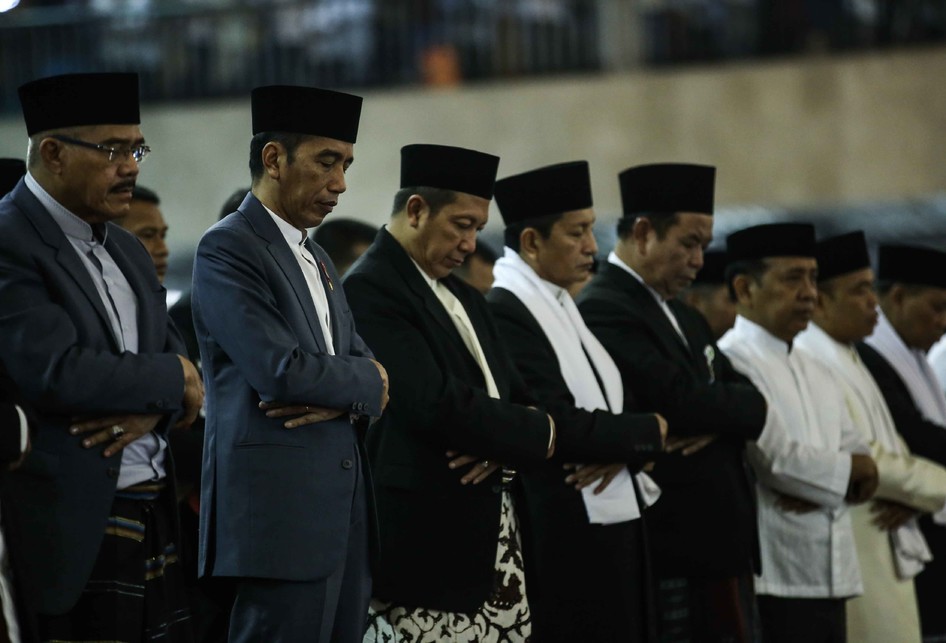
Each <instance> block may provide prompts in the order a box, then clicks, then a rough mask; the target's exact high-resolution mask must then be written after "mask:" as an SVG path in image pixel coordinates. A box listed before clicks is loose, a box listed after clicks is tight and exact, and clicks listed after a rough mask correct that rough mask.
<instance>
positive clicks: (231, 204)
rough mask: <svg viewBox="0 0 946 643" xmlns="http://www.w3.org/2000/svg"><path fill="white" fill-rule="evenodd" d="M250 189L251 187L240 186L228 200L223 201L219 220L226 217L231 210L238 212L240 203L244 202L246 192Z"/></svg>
mask: <svg viewBox="0 0 946 643" xmlns="http://www.w3.org/2000/svg"><path fill="white" fill-rule="evenodd" d="M249 191H250V188H240V189H239V190H237V191H236V192H234V193H233V194H231V195H230V196H228V197H227V200H226V201H224V202H223V207H222V208H220V216H218V217H217V220H218V221H219V220H220V219H222V218H224V217H225V216H227V215H228V214H230V213H231V212H236V211H237V210H238V209H239V207H240V204H241V203H243V199H245V198H246V193H247V192H249Z"/></svg>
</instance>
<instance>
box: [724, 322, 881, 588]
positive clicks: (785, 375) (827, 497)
mask: <svg viewBox="0 0 946 643" xmlns="http://www.w3.org/2000/svg"><path fill="white" fill-rule="evenodd" d="M719 347H720V348H721V349H722V350H723V352H724V353H726V355H727V356H728V357H729V359H730V360H731V361H732V363H733V366H735V367H736V369H737V370H739V371H741V372H742V373H743V374H744V375H746V376H747V377H748V378H749V379H750V380H752V383H753V384H755V385H756V387H758V389H759V390H760V391H761V392H762V394H763V395H764V396H765V399H766V401H767V403H768V412H767V417H766V422H765V427H764V428H763V430H762V434H761V435H760V436H759V439H758V440H757V441H756V442H755V443H754V444H752V443H750V444H749V446H748V449H747V455H748V458H749V462H750V463H751V464H752V467H753V469H754V470H755V472H756V475H757V476H758V483H757V487H758V492H759V495H758V498H759V539H760V548H761V551H762V575H761V576H759V577H758V578H757V579H756V592H757V593H759V594H765V595H772V596H780V597H793V598H849V597H851V596H856V595H858V594H860V593H861V592H862V591H863V587H862V584H861V574H860V568H859V565H858V561H857V551H856V548H855V545H854V533H853V530H852V529H851V517H850V512H849V511H848V505H847V503H846V502H845V500H844V496H845V494H846V493H847V485H848V479H849V477H850V471H851V455H850V454H851V453H854V452H861V453H868V452H869V449H868V446H867V443H866V441H864V440H862V439H861V438H860V436H859V434H858V431H857V429H856V428H855V427H854V423H853V421H852V420H851V417H850V414H849V413H848V410H847V407H846V406H845V403H844V394H843V392H842V391H841V389H840V388H839V387H838V385H837V383H836V382H835V381H834V379H833V378H832V376H831V374H830V373H829V372H828V371H827V370H825V369H824V368H823V367H822V366H821V365H820V364H819V363H818V362H816V361H815V360H813V359H811V358H810V357H809V356H808V355H806V354H804V353H802V352H801V351H798V350H790V347H789V345H788V344H787V343H786V342H784V341H782V340H780V339H778V338H776V337H775V336H774V335H772V334H771V333H769V332H768V331H766V330H765V329H764V328H762V327H761V326H759V325H758V324H755V323H753V322H751V321H749V320H748V319H746V318H744V317H742V316H739V317H737V318H736V324H735V326H734V327H733V328H732V329H731V330H730V331H729V332H727V333H726V334H725V335H724V336H723V337H722V339H721V340H720V341H719ZM780 493H781V494H785V495H789V496H793V497H795V498H800V499H802V500H807V501H808V502H811V503H814V504H817V505H820V507H821V508H820V509H817V510H815V511H812V512H809V513H793V512H788V511H784V510H782V509H780V508H779V507H777V506H776V501H777V500H778V498H779V495H778V494H780Z"/></svg>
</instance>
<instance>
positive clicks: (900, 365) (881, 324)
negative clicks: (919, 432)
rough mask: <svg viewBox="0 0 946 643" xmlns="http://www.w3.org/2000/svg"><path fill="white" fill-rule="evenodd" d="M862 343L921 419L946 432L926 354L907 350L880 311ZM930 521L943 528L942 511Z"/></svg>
mask: <svg viewBox="0 0 946 643" xmlns="http://www.w3.org/2000/svg"><path fill="white" fill-rule="evenodd" d="M866 342H867V344H869V345H870V346H871V347H872V348H873V349H874V350H876V351H877V352H878V353H880V354H881V355H883V356H884V358H885V359H886V360H887V361H888V362H890V365H891V366H893V369H894V370H895V371H897V375H899V376H900V379H902V380H903V383H904V384H906V386H907V389H908V390H909V391H910V396H911V397H912V398H913V403H914V404H916V407H917V408H918V409H919V410H920V413H922V414H923V417H925V418H926V419H927V420H929V421H930V422H934V423H936V424H938V425H940V426H941V427H943V428H944V429H946V395H944V394H943V391H942V389H941V388H940V387H939V381H938V380H937V379H936V374H935V373H933V369H932V368H931V367H930V364H929V362H928V361H927V359H926V353H924V352H923V351H921V350H918V349H913V348H910V347H909V346H907V345H906V343H905V342H904V341H903V340H902V339H901V338H900V335H898V334H897V331H896V329H894V327H893V325H892V324H891V323H890V320H888V319H887V317H886V316H885V315H884V313H883V311H880V318H879V320H878V321H877V327H876V328H875V329H874V334H873V335H871V336H870V337H868V338H867V340H866ZM933 520H935V521H936V523H938V524H940V525H946V508H944V509H943V510H941V511H939V512H937V513H935V514H933Z"/></svg>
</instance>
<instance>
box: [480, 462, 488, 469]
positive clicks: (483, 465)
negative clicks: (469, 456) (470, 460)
mask: <svg viewBox="0 0 946 643" xmlns="http://www.w3.org/2000/svg"><path fill="white" fill-rule="evenodd" d="M480 466H481V467H483V468H484V469H489V460H483V461H482V462H480Z"/></svg>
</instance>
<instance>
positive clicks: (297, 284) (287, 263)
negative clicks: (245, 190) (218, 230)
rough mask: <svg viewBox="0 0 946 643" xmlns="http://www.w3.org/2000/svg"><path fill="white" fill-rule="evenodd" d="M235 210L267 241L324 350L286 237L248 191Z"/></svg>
mask: <svg viewBox="0 0 946 643" xmlns="http://www.w3.org/2000/svg"><path fill="white" fill-rule="evenodd" d="M239 211H240V212H241V213H242V214H243V216H244V217H246V219H247V221H249V223H250V225H251V226H253V230H254V231H255V232H256V234H258V235H259V236H260V237H262V238H263V239H264V240H265V241H266V242H267V243H268V245H267V250H268V251H269V254H270V256H272V258H273V261H274V262H276V265H277V266H279V269H280V270H282V272H283V274H284V275H285V277H286V281H287V282H288V283H289V287H290V288H292V291H293V293H295V295H296V299H297V300H298V302H299V306H300V307H301V308H302V310H303V313H304V315H303V316H304V317H305V320H306V323H307V324H308V326H309V331H310V332H311V333H312V337H313V339H314V340H315V343H316V344H317V345H318V347H319V350H320V351H322V352H323V353H324V352H328V351H327V347H326V346H325V337H324V336H323V335H322V327H321V325H320V324H319V318H318V313H317V312H316V310H315V303H314V302H313V301H312V295H311V293H310V292H309V284H307V283H306V280H305V276H303V274H302V268H300V267H299V262H298V260H297V259H296V257H295V255H293V254H292V250H291V249H290V248H289V244H288V243H286V238H285V237H284V236H283V235H282V232H280V230H279V227H278V226H277V225H276V222H275V221H273V219H272V217H271V216H270V215H269V212H267V211H266V208H264V207H263V204H262V203H260V202H259V200H257V198H256V197H255V196H253V194H252V193H250V194H247V195H246V198H245V199H244V200H243V203H242V204H241V205H240V209H239Z"/></svg>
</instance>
